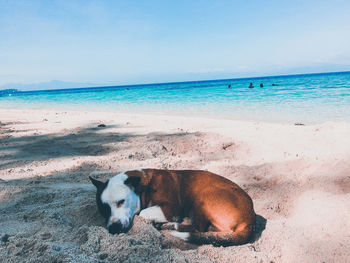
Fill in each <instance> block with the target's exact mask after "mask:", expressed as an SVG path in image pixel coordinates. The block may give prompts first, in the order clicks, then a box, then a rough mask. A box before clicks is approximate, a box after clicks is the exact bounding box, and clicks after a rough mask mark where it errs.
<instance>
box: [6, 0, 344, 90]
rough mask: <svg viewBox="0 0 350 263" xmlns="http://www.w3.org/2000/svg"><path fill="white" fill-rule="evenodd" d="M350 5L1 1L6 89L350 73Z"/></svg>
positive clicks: (337, 2) (205, 0)
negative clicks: (49, 84) (42, 84)
mask: <svg viewBox="0 0 350 263" xmlns="http://www.w3.org/2000/svg"><path fill="white" fill-rule="evenodd" d="M349 14H350V1H348V0H342V1H341V0H332V1H330V0H329V1H323V0H317V1H316V0H309V1H305V0H304V1H300V0H294V1H289V0H287V1H280V0H279V1H274V0H271V1H261V0H260V1H258V0H250V1H220V0H216V1H214V0H212V1H209V0H202V1H201V0H198V1H180V0H179V1H166V0H162V1H152V0H147V1H137V0H134V1H88V0H84V1H64V0H61V1H39V0H38V1H20V0H18V1H11V0H8V1H4V0H0V85H4V84H7V83H36V82H47V81H51V80H62V81H69V82H89V83H99V84H116V85H117V84H126V83H128V84H132V83H151V82H167V81H185V80H199V79H216V78H230V77H247V76H263V75H279V74H290V73H311V72H326V71H342V70H350V15H349Z"/></svg>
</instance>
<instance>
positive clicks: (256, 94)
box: [0, 72, 350, 123]
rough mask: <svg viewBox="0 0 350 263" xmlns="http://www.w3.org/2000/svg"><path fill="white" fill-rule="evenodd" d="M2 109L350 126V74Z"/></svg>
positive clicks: (137, 88)
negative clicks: (347, 123) (338, 122)
mask: <svg viewBox="0 0 350 263" xmlns="http://www.w3.org/2000/svg"><path fill="white" fill-rule="evenodd" d="M250 83H252V85H253V88H252V87H251V88H250V87H249V86H250ZM260 84H262V86H261V87H260ZM0 109H50V110H60V111H62V110H63V111H65V110H67V111H69V110H84V111H99V112H104V111H114V112H123V113H142V114H161V115H181V116H186V117H207V118H222V119H233V120H247V121H266V122H283V123H291V122H294V123H323V122H328V121H331V122H336V121H346V122H348V121H350V72H335V73H317V74H304V75H284V76H267V77H257V78H236V79H222V80H205V81H189V82H174V83H157V84H145V85H128V86H125V85H124V86H108V87H91V88H74V89H60V90H58V89H56V90H50V87H47V90H40V91H19V92H14V93H10V94H3V95H2V96H0Z"/></svg>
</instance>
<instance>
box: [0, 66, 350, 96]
mask: <svg viewBox="0 0 350 263" xmlns="http://www.w3.org/2000/svg"><path fill="white" fill-rule="evenodd" d="M338 73H350V70H345V71H332V72H314V73H297V74H282V75H268V76H255V77H239V78H223V79H203V80H188V81H171V82H153V83H143V84H140V83H139V84H125V85H106V86H90V87H79V88H61V89H60V88H58V89H42V90H27V91H24V90H18V91H19V92H33V91H58V90H79V89H94V88H114V87H120V88H122V87H136V86H151V85H167V84H183V83H198V82H206V81H214V82H219V81H229V80H245V79H247V80H248V79H266V78H283V77H293V76H310V75H322V74H338ZM51 81H53V80H51ZM58 81H60V80H58ZM49 82H50V81H49ZM61 82H65V81H61ZM67 82H68V81H67ZM41 83H44V82H41ZM68 83H69V82H68ZM72 83H74V82H72ZM38 84H40V83H38ZM6 85H7V84H6ZM24 85H25V84H24ZM27 85H31V84H27ZM33 85H35V84H33ZM102 85H103V84H102Z"/></svg>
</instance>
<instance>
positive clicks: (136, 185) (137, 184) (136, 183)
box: [124, 176, 156, 195]
mask: <svg viewBox="0 0 350 263" xmlns="http://www.w3.org/2000/svg"><path fill="white" fill-rule="evenodd" d="M124 184H125V185H127V186H129V187H130V188H132V189H134V191H135V193H136V194H138V195H139V194H141V193H142V192H156V191H155V190H154V189H152V188H151V187H149V185H144V184H143V182H142V178H141V177H140V176H129V177H128V178H127V179H126V180H125V182H124Z"/></svg>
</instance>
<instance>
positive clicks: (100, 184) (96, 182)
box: [89, 176, 108, 189]
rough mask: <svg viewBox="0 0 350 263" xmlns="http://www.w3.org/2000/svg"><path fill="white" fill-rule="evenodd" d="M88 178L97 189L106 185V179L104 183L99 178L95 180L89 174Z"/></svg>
mask: <svg viewBox="0 0 350 263" xmlns="http://www.w3.org/2000/svg"><path fill="white" fill-rule="evenodd" d="M89 179H90V181H91V183H92V184H93V185H94V186H96V188H97V189H101V188H104V187H105V186H106V184H107V183H108V181H107V182H105V183H104V182H101V181H99V180H96V179H94V178H92V177H91V176H89Z"/></svg>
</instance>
